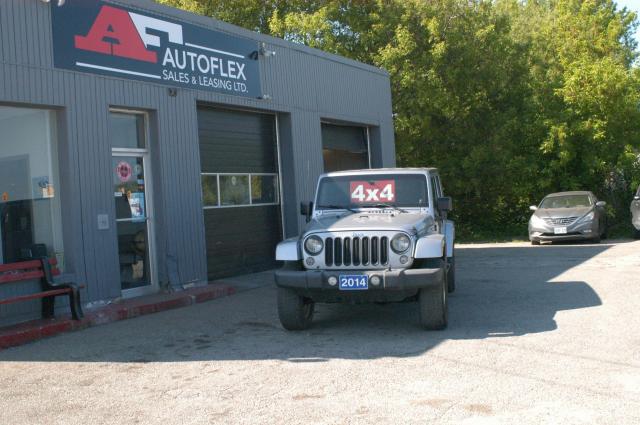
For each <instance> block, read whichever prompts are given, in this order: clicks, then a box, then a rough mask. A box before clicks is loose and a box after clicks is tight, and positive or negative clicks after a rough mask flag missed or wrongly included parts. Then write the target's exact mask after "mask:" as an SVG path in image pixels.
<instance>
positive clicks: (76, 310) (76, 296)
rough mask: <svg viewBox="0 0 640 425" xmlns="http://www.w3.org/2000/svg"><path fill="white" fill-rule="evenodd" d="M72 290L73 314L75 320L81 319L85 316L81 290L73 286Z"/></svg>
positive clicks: (70, 298) (70, 296)
mask: <svg viewBox="0 0 640 425" xmlns="http://www.w3.org/2000/svg"><path fill="white" fill-rule="evenodd" d="M71 289H72V291H71V292H70V293H69V305H70V306H71V316H72V317H73V318H74V319H75V320H80V319H82V318H83V317H84V313H83V312H82V303H81V302H80V290H78V288H75V287H72V288H71Z"/></svg>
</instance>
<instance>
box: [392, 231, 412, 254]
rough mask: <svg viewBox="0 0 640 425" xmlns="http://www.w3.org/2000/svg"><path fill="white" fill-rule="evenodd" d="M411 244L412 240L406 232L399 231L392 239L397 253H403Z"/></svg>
mask: <svg viewBox="0 0 640 425" xmlns="http://www.w3.org/2000/svg"><path fill="white" fill-rule="evenodd" d="M410 246H411V240H410V239H409V237H408V236H407V235H405V234H404V233H398V234H397V235H395V236H394V237H393V239H391V249H392V250H393V252H395V253H396V254H402V253H403V252H405V251H406V250H408V249H409V247H410Z"/></svg>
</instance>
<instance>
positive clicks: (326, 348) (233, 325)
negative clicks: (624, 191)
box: [0, 244, 613, 363]
mask: <svg viewBox="0 0 640 425" xmlns="http://www.w3.org/2000/svg"><path fill="white" fill-rule="evenodd" d="M612 246H613V245H609V244H601V245H587V244H580V245H562V246H555V245H554V246H541V247H530V246H523V245H505V246H500V245H490V246H487V247H485V246H479V247H464V248H458V249H457V250H456V256H457V260H456V261H457V267H458V269H457V281H458V284H457V290H456V292H455V294H453V295H452V296H451V297H450V299H449V327H448V329H447V330H445V331H442V332H426V331H424V330H422V329H421V328H419V327H418V325H417V305H416V303H403V304H387V305H358V306H348V305H319V306H318V309H317V315H316V319H315V320H314V324H313V327H312V328H311V329H309V330H308V331H304V332H287V331H284V330H283V329H282V327H281V326H280V323H279V321H278V318H277V313H276V303H275V297H276V291H275V288H274V287H273V285H268V286H263V287H262V288H259V289H254V290H250V291H247V292H243V293H240V294H238V295H235V296H232V297H229V298H225V299H221V300H216V301H213V302H210V303H205V304H200V305H196V306H193V307H190V308H184V309H178V310H173V311H169V312H165V313H161V314H156V315H151V316H146V317H141V318H138V319H134V320H128V321H124V322H118V323H114V324H111V325H108V326H101V327H97V328H92V329H89V330H85V331H82V332H76V333H72V334H66V335H63V336H60V337H57V338H53V339H49V340H44V341H40V342H38V343H34V344H31V345H28V346H23V347H18V348H14V349H9V350H6V351H4V352H0V361H75V362H139V363H148V362H176V361H177V362H184V361H189V362H190V361H216V360H219V361H225V360H282V361H289V362H293V363H303V362H304V363H316V362H324V361H328V360H331V359H363V360H364V359H374V358H382V357H411V356H419V355H421V354H423V353H424V352H426V351H428V350H430V349H432V348H433V347H435V346H437V345H438V344H440V343H441V342H443V341H446V340H451V339H454V340H455V339H484V338H490V337H507V336H518V335H525V334H531V333H540V332H549V331H553V330H555V329H556V328H557V324H556V322H555V320H554V316H555V314H556V313H557V312H559V311H564V310H574V309H585V308H589V307H595V306H598V305H601V304H602V302H601V300H600V298H599V297H598V295H597V294H596V292H595V291H594V290H593V289H592V288H591V287H590V286H589V285H588V284H587V283H585V282H576V281H562V280H561V275H562V274H563V273H564V272H566V271H568V270H570V269H572V268H574V267H576V266H579V265H581V264H582V263H584V262H585V261H587V260H589V259H592V258H593V257H595V256H597V255H598V254H601V253H603V252H604V251H606V250H607V249H609V248H611V247H612ZM559 277H560V279H559Z"/></svg>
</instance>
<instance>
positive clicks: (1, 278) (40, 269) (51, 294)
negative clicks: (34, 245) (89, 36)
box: [0, 258, 83, 320]
mask: <svg viewBox="0 0 640 425" xmlns="http://www.w3.org/2000/svg"><path fill="white" fill-rule="evenodd" d="M57 264H58V262H57V261H56V260H55V258H51V259H49V258H41V259H39V260H30V261H22V262H20V263H11V264H0V285H3V284H7V283H14V282H22V281H28V280H34V279H40V287H41V289H42V291H41V292H37V293H35V294H29V295H20V296H17V297H11V298H4V299H0V305H2V304H12V303H17V302H20V301H28V300H35V299H38V298H42V316H43V317H44V318H50V317H53V315H54V308H55V297H57V296H60V295H67V296H69V305H70V306H71V315H72V316H73V318H74V319H75V320H80V319H82V317H83V313H82V305H81V303H80V288H83V286H77V285H74V284H73V283H67V282H65V283H56V282H54V280H53V277H54V276H58V275H59V274H60V270H58V268H57V267H56V266H57Z"/></svg>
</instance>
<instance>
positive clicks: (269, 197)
mask: <svg viewBox="0 0 640 425" xmlns="http://www.w3.org/2000/svg"><path fill="white" fill-rule="evenodd" d="M279 202H280V201H279V199H278V175H277V174H269V173H256V174H223V173H219V174H218V173H202V203H203V206H204V208H223V207H248V206H258V205H278V203H279Z"/></svg>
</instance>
